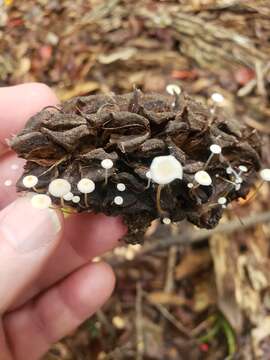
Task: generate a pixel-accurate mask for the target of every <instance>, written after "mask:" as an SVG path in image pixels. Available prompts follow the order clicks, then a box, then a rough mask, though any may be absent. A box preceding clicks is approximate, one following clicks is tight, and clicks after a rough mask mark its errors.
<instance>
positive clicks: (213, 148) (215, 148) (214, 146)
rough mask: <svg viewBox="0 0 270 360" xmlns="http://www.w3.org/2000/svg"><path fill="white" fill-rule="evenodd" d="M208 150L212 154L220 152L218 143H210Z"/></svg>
mask: <svg viewBox="0 0 270 360" xmlns="http://www.w3.org/2000/svg"><path fill="white" fill-rule="evenodd" d="M210 151H211V153H212V154H221V146H219V145H218V144H212V145H211V146H210Z"/></svg>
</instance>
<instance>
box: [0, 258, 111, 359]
mask: <svg viewBox="0 0 270 360" xmlns="http://www.w3.org/2000/svg"><path fill="white" fill-rule="evenodd" d="M114 283H115V278H114V275H113V272H112V270H111V268H110V267H109V266H108V265H106V264H102V263H100V264H90V265H86V266H85V267H83V268H81V269H79V270H78V271H76V272H75V273H73V274H72V275H70V276H69V277H68V278H67V279H65V280H63V281H62V282H61V283H60V284H59V285H57V286H55V287H53V288H51V289H49V290H48V291H47V292H46V293H44V295H42V296H41V297H39V298H38V299H37V300H36V301H35V302H34V303H32V304H29V305H25V306H24V307H22V308H21V309H19V310H17V311H15V312H13V313H10V314H8V315H7V316H6V317H5V319H4V326H5V330H6V334H7V338H8V342H9V344H10V345H11V349H12V352H13V354H14V358H15V359H16V360H24V359H25V354H27V357H28V359H31V360H34V359H38V358H39V357H40V356H42V355H43V354H44V353H45V352H46V351H47V350H48V349H49V348H50V346H51V345H52V344H53V343H55V342H56V341H58V340H59V339H61V338H62V337H64V336H66V335H68V334H69V333H71V332H72V331H73V330H75V329H76V328H77V327H78V326H79V325H80V324H81V323H82V322H83V321H84V320H86V319H87V318H88V317H89V316H91V315H92V314H93V313H94V312H96V311H97V310H98V309H99V308H100V307H101V306H102V305H103V303H104V302H105V301H106V300H107V299H108V297H109V296H110V295H111V293H112V290H113V288H114Z"/></svg>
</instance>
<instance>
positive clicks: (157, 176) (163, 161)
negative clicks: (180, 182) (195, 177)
mask: <svg viewBox="0 0 270 360" xmlns="http://www.w3.org/2000/svg"><path fill="white" fill-rule="evenodd" d="M150 175H151V179H152V180H153V181H154V182H155V183H157V184H160V185H165V184H169V183H170V182H172V181H173V180H175V179H182V178H183V166H182V165H181V163H180V162H179V161H178V160H177V159H176V158H175V157H174V156H172V155H166V156H157V157H155V158H154V159H153V161H152V163H151V166H150Z"/></svg>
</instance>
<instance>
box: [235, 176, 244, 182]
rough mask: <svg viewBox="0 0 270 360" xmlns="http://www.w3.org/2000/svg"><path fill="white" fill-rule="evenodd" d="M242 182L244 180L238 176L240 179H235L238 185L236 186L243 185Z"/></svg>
mask: <svg viewBox="0 0 270 360" xmlns="http://www.w3.org/2000/svg"><path fill="white" fill-rule="evenodd" d="M242 182H243V179H242V178H241V177H240V176H238V177H237V178H236V179H235V183H236V184H242Z"/></svg>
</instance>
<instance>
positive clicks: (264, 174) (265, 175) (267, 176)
mask: <svg viewBox="0 0 270 360" xmlns="http://www.w3.org/2000/svg"><path fill="white" fill-rule="evenodd" d="M260 176H261V178H262V180H264V181H270V169H263V170H261V171H260Z"/></svg>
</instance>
